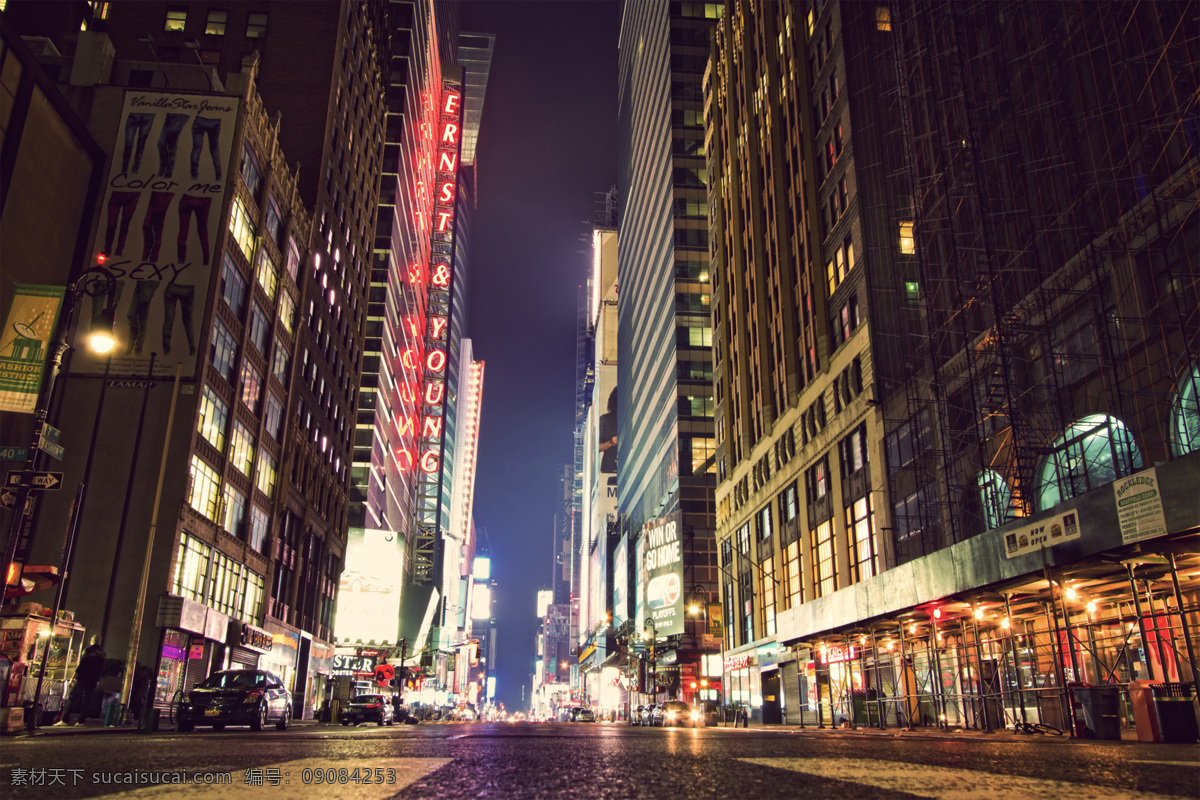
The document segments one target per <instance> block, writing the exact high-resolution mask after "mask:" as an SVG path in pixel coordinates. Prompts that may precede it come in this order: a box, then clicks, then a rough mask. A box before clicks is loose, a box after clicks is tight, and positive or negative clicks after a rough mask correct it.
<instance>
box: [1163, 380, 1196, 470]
mask: <svg viewBox="0 0 1200 800" xmlns="http://www.w3.org/2000/svg"><path fill="white" fill-rule="evenodd" d="M1170 424H1171V431H1170V440H1171V452H1172V453H1174V454H1175V457H1176V458H1178V457H1180V456H1184V455H1187V454H1188V453H1191V452H1193V451H1195V450H1200V362H1197V363H1195V364H1192V368H1191V369H1189V370H1186V371H1185V372H1184V373H1183V377H1182V378H1180V379H1179V384H1178V385H1177V386H1176V387H1175V399H1174V401H1173V402H1172V403H1171V423H1170Z"/></svg>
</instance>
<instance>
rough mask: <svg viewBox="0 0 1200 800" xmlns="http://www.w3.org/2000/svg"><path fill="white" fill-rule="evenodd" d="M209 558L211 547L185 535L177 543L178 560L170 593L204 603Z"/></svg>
mask: <svg viewBox="0 0 1200 800" xmlns="http://www.w3.org/2000/svg"><path fill="white" fill-rule="evenodd" d="M211 556H212V548H211V547H209V546H208V545H206V544H204V543H203V542H201V541H200V540H199V539H197V538H196V537H194V536H189V535H188V534H186V533H185V534H184V535H183V539H182V541H181V542H180V543H179V560H178V561H177V562H176V563H175V578H174V580H173V581H172V582H171V593H172V594H175V595H178V596H179V597H186V598H187V599H188V600H194V601H196V602H197V603H202V602H204V587H205V584H206V583H207V580H208V565H209V561H210V559H211Z"/></svg>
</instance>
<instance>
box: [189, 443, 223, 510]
mask: <svg viewBox="0 0 1200 800" xmlns="http://www.w3.org/2000/svg"><path fill="white" fill-rule="evenodd" d="M190 484H191V485H190V486H189V487H188V505H190V506H191V507H192V508H194V509H196V510H197V511H199V512H200V513H201V514H203V515H204V516H206V517H208V518H209V519H211V520H214V521H215V520H216V518H217V498H218V497H219V491H220V488H221V477H220V476H219V475H218V474H217V471H216V470H214V469H213V468H212V467H210V466H209V465H208V464H205V463H204V462H203V461H201V460H200V457H199V456H192V467H191V481H190Z"/></svg>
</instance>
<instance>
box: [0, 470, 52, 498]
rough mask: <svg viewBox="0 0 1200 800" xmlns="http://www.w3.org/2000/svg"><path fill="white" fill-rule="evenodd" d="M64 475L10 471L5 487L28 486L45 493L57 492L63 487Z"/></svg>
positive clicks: (31, 471)
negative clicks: (61, 484)
mask: <svg viewBox="0 0 1200 800" xmlns="http://www.w3.org/2000/svg"><path fill="white" fill-rule="evenodd" d="M62 479H63V474H62V473H61V472H34V471H33V470H24V471H22V470H19V469H14V470H10V471H9V473H8V477H7V478H6V479H5V481H4V485H5V486H8V487H9V488H14V487H18V486H27V487H29V488H30V489H41V490H43V491H52V492H57V491H58V490H59V489H61V488H62V487H61V486H59V484H60V483H62Z"/></svg>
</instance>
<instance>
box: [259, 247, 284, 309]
mask: <svg viewBox="0 0 1200 800" xmlns="http://www.w3.org/2000/svg"><path fill="white" fill-rule="evenodd" d="M254 272H255V277H257V278H258V285H259V286H261V287H262V290H263V291H264V292H266V295H267V297H269V298H271V299H272V300H274V299H275V295H276V293H277V292H278V291H279V268H278V267H276V266H275V261H274V260H273V259H272V258H271V254H270V253H268V252H267V248H265V247H264V248H262V249H261V250H259V251H258V266H257V267H256V268H255V270H254Z"/></svg>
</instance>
